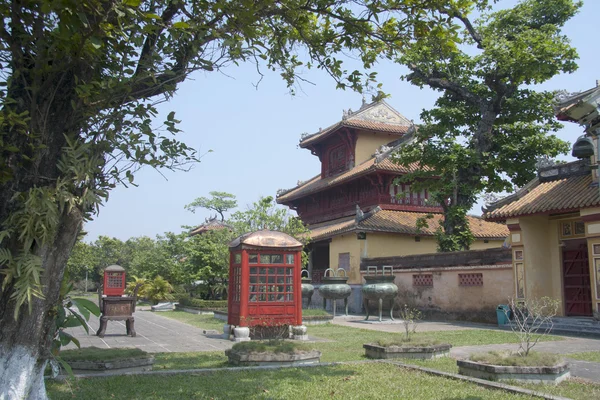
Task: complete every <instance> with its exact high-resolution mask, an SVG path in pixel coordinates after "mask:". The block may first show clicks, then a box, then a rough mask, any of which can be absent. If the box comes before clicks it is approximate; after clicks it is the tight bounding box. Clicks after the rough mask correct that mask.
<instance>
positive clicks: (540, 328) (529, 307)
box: [504, 297, 559, 357]
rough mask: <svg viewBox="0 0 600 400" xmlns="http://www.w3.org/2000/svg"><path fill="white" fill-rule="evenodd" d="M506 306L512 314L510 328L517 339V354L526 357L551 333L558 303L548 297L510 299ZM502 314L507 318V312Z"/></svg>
mask: <svg viewBox="0 0 600 400" xmlns="http://www.w3.org/2000/svg"><path fill="white" fill-rule="evenodd" d="M508 305H509V307H510V310H511V312H512V314H511V315H512V323H511V324H510V328H511V330H512V331H513V333H514V334H515V335H516V336H517V337H518V338H519V350H518V351H517V353H518V354H519V355H520V356H523V357H526V356H528V355H529V352H530V351H531V349H532V348H533V347H534V346H535V345H536V344H537V343H538V342H539V340H540V339H541V338H542V337H544V336H546V335H547V334H549V333H550V332H551V331H552V328H553V327H554V323H553V318H554V316H556V313H557V312H558V306H559V302H558V300H555V299H551V298H550V297H542V298H539V299H536V298H528V299H525V300H517V299H515V298H510V299H509V303H508ZM504 313H505V314H506V316H507V317H509V315H508V310H504Z"/></svg>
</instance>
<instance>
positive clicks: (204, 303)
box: [179, 296, 227, 310]
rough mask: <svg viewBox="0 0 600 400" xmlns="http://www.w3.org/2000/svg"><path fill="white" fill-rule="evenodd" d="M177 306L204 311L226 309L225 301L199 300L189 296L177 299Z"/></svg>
mask: <svg viewBox="0 0 600 400" xmlns="http://www.w3.org/2000/svg"><path fill="white" fill-rule="evenodd" d="M179 304H181V305H182V306H186V307H195V308H205V309H217V310H218V309H226V308H227V300H201V299H195V298H192V297H189V296H183V297H181V298H180V299H179Z"/></svg>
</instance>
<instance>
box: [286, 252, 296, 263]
mask: <svg viewBox="0 0 600 400" xmlns="http://www.w3.org/2000/svg"><path fill="white" fill-rule="evenodd" d="M294 256H295V254H286V255H285V263H286V264H293V263H294V258H295V257H294Z"/></svg>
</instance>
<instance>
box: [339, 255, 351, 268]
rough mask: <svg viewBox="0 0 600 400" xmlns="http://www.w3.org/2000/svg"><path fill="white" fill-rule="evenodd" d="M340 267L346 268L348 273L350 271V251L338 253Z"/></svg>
mask: <svg viewBox="0 0 600 400" xmlns="http://www.w3.org/2000/svg"><path fill="white" fill-rule="evenodd" d="M338 269H343V270H346V273H348V272H349V271H350V253H339V254H338Z"/></svg>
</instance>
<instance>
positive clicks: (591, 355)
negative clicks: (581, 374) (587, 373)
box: [564, 351, 600, 363]
mask: <svg viewBox="0 0 600 400" xmlns="http://www.w3.org/2000/svg"><path fill="white" fill-rule="evenodd" d="M564 356H565V357H567V358H573V359H575V360H581V361H591V362H597V363H600V351H588V352H585V353H571V354H565V355H564Z"/></svg>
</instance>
